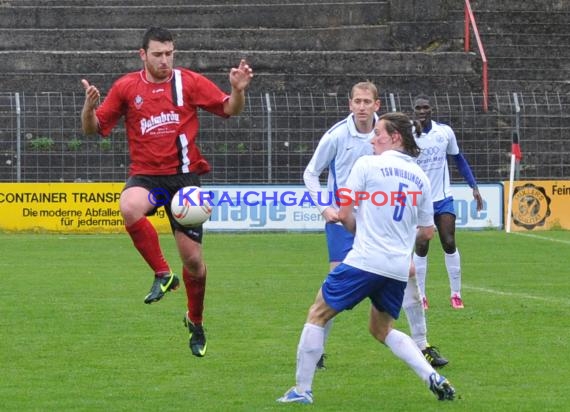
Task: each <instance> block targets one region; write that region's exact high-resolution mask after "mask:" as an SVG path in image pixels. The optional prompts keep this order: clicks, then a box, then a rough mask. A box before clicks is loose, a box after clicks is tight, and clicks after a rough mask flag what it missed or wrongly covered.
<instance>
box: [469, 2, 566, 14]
mask: <svg viewBox="0 0 570 412" xmlns="http://www.w3.org/2000/svg"><path fill="white" fill-rule="evenodd" d="M462 3H463V2H462ZM471 7H472V8H473V10H475V11H477V10H495V11H496V10H501V11H510V12H516V11H570V4H569V3H568V2H567V1H566V0H502V1H497V0H471Z"/></svg>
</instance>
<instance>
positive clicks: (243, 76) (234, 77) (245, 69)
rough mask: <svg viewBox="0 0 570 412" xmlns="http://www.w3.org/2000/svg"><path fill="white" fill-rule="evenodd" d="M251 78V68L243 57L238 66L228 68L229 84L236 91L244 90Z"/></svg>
mask: <svg viewBox="0 0 570 412" xmlns="http://www.w3.org/2000/svg"><path fill="white" fill-rule="evenodd" d="M252 78H253V70H252V69H251V67H249V65H248V64H247V62H246V61H245V59H241V61H240V62H239V66H238V67H234V68H233V69H231V70H230V84H231V85H232V88H233V89H236V90H238V91H242V90H245V88H246V87H247V86H248V85H249V83H250V82H251V79H252Z"/></svg>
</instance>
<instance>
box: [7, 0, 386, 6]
mask: <svg viewBox="0 0 570 412" xmlns="http://www.w3.org/2000/svg"><path fill="white" fill-rule="evenodd" d="M189 2H190V1H189V0H162V1H161V2H160V5H161V7H170V6H180V5H182V6H184V5H188V3H189ZM152 3H153V2H152V1H150V0H121V2H120V5H121V6H130V7H132V6H144V5H152ZM191 3H192V5H194V6H199V5H200V6H226V7H227V6H236V7H239V6H243V5H265V4H298V5H301V4H302V5H306V4H339V3H343V4H355V3H373V4H378V3H385V1H374V0H321V1H319V0H191ZM24 5H25V6H28V7H31V6H33V7H53V6H78V7H89V6H96V7H108V6H117V0H3V1H2V3H0V7H1V6H10V7H18V6H24Z"/></svg>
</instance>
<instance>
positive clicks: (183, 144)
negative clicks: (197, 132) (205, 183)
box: [178, 133, 190, 173]
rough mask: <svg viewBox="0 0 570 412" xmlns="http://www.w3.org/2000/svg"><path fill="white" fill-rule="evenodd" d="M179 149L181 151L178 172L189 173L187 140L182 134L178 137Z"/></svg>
mask: <svg viewBox="0 0 570 412" xmlns="http://www.w3.org/2000/svg"><path fill="white" fill-rule="evenodd" d="M178 141H179V142H180V148H181V149H182V153H181V158H180V171H181V172H182V173H189V172H190V157H188V138H187V137H186V135H185V134H184V133H182V134H181V135H179V136H178Z"/></svg>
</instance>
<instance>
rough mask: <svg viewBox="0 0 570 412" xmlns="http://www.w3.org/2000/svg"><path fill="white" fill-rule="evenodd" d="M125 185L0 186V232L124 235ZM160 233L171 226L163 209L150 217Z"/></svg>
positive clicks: (22, 184) (10, 184) (166, 231)
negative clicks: (122, 202) (122, 206)
mask: <svg viewBox="0 0 570 412" xmlns="http://www.w3.org/2000/svg"><path fill="white" fill-rule="evenodd" d="M123 185H124V184H123V183H0V230H4V231H54V232H61V233H123V232H124V231H125V225H124V221H123V218H122V216H121V213H120V211H119V198H120V196H121V190H122V189H123ZM150 220H151V221H152V223H153V224H154V226H155V227H156V228H157V230H158V231H159V232H161V233H169V232H170V225H169V223H168V218H167V217H166V214H165V212H164V209H163V208H160V209H159V210H158V212H157V214H156V215H155V216H152V217H151V218H150Z"/></svg>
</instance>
